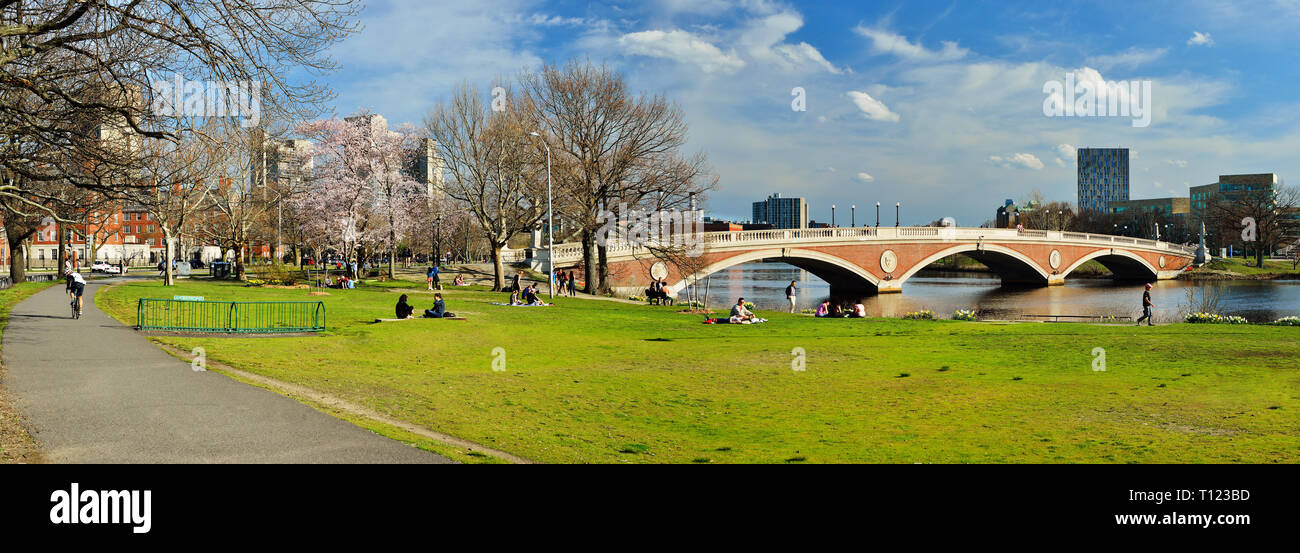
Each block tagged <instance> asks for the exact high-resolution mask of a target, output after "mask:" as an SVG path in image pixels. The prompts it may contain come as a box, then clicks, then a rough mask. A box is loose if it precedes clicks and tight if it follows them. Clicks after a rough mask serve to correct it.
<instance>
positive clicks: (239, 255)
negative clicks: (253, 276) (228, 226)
mask: <svg viewBox="0 0 1300 553" xmlns="http://www.w3.org/2000/svg"><path fill="white" fill-rule="evenodd" d="M235 279H236V280H248V275H247V274H245V272H244V245H243V244H235Z"/></svg>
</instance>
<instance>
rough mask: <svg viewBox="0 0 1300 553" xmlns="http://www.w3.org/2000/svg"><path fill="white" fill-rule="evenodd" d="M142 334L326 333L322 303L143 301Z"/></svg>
mask: <svg viewBox="0 0 1300 553" xmlns="http://www.w3.org/2000/svg"><path fill="white" fill-rule="evenodd" d="M136 326H137V328H139V329H140V330H165V331H177V332H226V333H241V334H243V333H247V334H255V333H274V332H324V331H325V304H324V303H323V302H319V301H190V300H174V299H173V300H157V299H148V298H140V305H139V306H138V307H137V311H136Z"/></svg>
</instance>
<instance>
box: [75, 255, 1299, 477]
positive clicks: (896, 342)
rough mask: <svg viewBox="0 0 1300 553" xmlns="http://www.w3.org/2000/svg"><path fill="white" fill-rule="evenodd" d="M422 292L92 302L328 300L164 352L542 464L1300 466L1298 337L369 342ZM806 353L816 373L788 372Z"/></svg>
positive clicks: (806, 327) (750, 330)
mask: <svg viewBox="0 0 1300 553" xmlns="http://www.w3.org/2000/svg"><path fill="white" fill-rule="evenodd" d="M422 288H423V286H422V283H421V284H415V283H409V282H389V283H385V284H383V285H381V286H373V287H372V286H364V287H362V288H358V289H356V290H331V291H330V292H331V294H332V295H330V296H327V297H312V296H308V295H307V294H306V291H305V290H287V289H272V288H247V287H243V286H240V285H238V284H233V283H214V282H213V281H210V280H206V279H204V280H193V281H183V282H182V283H181V284H180V285H179V286H177V287H175V288H174V289H169V290H163V289H162V288H161V286H160V284H159V283H157V282H139V283H133V284H129V285H123V286H119V287H116V288H113V289H111V290H107V291H105V292H101V293H100V294H97V296H96V300H97V303H98V305H99V307H100V308H101V309H104V310H106V311H108V312H109V313H111V314H113V315H114V316H115V317H117V318H118V319H120V320H122V321H124V322H127V323H128V324H134V322H135V315H136V310H135V305H136V300H137V299H138V298H140V297H154V298H170V297H171V296H172V295H201V296H205V297H207V298H208V299H210V300H235V299H243V300H291V299H304V300H306V299H311V300H315V299H322V300H323V301H325V303H326V304H327V308H328V311H329V332H328V333H326V334H325V335H324V336H314V337H290V338H266V337H262V338H257V337H236V338H229V337H211V338H209V337H165V338H159V340H160V341H161V342H164V343H167V344H172V345H175V346H178V347H180V348H182V349H185V350H189V349H191V348H193V347H195V346H202V347H204V348H205V349H206V351H207V355H208V358H209V359H211V360H216V361H219V362H221V363H225V364H228V365H231V366H234V367H237V368H240V369H243V370H246V371H250V372H252V373H255V374H258V375H263V376H267V377H270V378H274V379H279V380H283V381H287V382H290V383H294V384H299V385H304V386H307V387H309V388H312V389H315V390H318V391H321V392H324V393H327V394H332V395H335V396H338V397H341V398H344V399H347V400H349V401H352V402H355V403H358V404H361V405H363V406H365V407H368V408H371V409H373V410H376V411H379V412H381V413H384V414H386V415H389V416H392V417H394V418H397V419H400V420H404V421H409V422H412V423H415V424H419V425H422V426H425V427H428V428H430V429H433V430H436V431H439V432H444V433H447V434H450V435H453V436H457V437H460V438H463V439H466V440H471V441H474V442H478V443H480V444H483V445H486V446H489V447H493V448H497V449H500V450H503V451H508V452H511V453H514V454H517V455H521V456H523V457H526V458H529V459H533V460H537V461H544V462H599V463H638V462H642V463H643V462H675V463H689V462H698V463H703V462H712V463H719V462H723V463H725V462H760V463H767V462H771V463H781V462H804V461H806V462H899V463H911V462H1118V463H1126V462H1147V463H1156V462H1249V463H1273V462H1296V461H1298V460H1300V416H1297V414H1298V413H1300V328H1294V327H1291V328H1283V327H1267V326H1253V325H1252V326H1227V325H1223V326H1219V325H1187V324H1177V325H1168V326H1160V327H1155V328H1147V327H1141V328H1137V327H1131V326H1093V325H1085V324H1040V323H1028V324H1005V325H1001V324H992V323H961V322H954V321H903V320H893V319H867V320H861V319H836V320H826V319H814V318H810V317H806V316H796V315H787V314H782V313H764V312H760V314H761V315H762V316H764V317H767V318H769V319H771V322H770V323H767V324H764V325H757V326H742V325H703V324H700V322H701V319H702V317H700V316H698V315H685V314H680V313H677V312H676V308H672V307H649V306H636V305H628V304H624V303H616V302H607V301H597V300H584V299H560V298H557V300H556V303H557V304H558V305H557V306H556V307H547V308H536V307H533V308H520V307H513V308H512V307H503V306H495V305H491V302H494V301H502V300H503V299H505V295H503V294H499V293H489V292H486V291H484V290H483V289H482V288H477V287H476V288H473V289H469V290H466V289H457V290H448V291H446V292H444V294H445V295H446V297H447V304H448V309H449V310H451V311H454V312H456V313H458V314H460V315H463V316H466V317H468V318H469V321H465V322H462V321H435V320H415V321H403V322H394V323H383V324H374V325H372V324H368V323H369V322H370V321H372V320H373V319H375V318H376V317H392V316H393V305H394V304H395V303H396V301H397V295H398V294H399V293H409V294H411V297H412V299H413V303H414V305H415V307H416V308H417V310H423V309H424V308H426V307H429V306H431V305H432V299H431V294H430V293H428V292H425V291H424V290H423V289H422ZM498 347H500V348H503V349H504V351H505V369H506V370H505V371H502V372H494V371H493V370H492V367H493V360H494V359H495V357H494V355H493V350H494V348H498ZM1096 347H1102V348H1105V357H1106V370H1105V371H1104V372H1101V371H1094V370H1093V361H1094V357H1093V354H1092V351H1093V348H1096ZM794 348H803V350H804V351H805V352H806V355H807V357H806V370H805V371H803V372H796V371H793V370H791V359H792V355H791V350H792V349H794ZM380 431H381V432H383V430H382V429H380Z"/></svg>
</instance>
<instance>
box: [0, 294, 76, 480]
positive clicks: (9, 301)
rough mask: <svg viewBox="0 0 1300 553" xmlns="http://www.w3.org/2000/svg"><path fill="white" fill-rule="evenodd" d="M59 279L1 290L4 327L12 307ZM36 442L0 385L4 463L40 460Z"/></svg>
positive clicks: (0, 450)
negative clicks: (19, 418) (24, 426)
mask: <svg viewBox="0 0 1300 553" xmlns="http://www.w3.org/2000/svg"><path fill="white" fill-rule="evenodd" d="M55 284H63V281H56V282H23V283H20V284H18V285H17V286H14V287H12V288H7V289H4V290H0V331H3V330H4V327H5V325H7V324H9V310H10V309H13V307H14V306H15V305H17V304H18V303H19V302H21V301H23V300H25V299H27V298H28V297H29V296H31V295H32V294H35V293H37V292H40V291H41V290H44V289H46V288H48V287H50V286H54V285H55ZM3 379H4V367H0V384H3V382H4V380H3ZM39 460H40V459H39V456H38V454H37V452H36V442H34V441H32V437H31V436H29V435H28V434H27V429H25V428H23V425H22V423H21V422H20V421H19V420H18V413H17V412H15V411H14V409H13V404H12V401H11V399H10V398H9V397H8V396H7V395H6V392H5V390H4V388H3V387H2V386H0V463H17V462H23V463H32V462H36V461H39Z"/></svg>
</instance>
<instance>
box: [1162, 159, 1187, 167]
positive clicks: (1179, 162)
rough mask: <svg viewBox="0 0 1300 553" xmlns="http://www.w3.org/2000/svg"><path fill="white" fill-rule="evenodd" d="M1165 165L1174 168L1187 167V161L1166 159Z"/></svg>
mask: <svg viewBox="0 0 1300 553" xmlns="http://www.w3.org/2000/svg"><path fill="white" fill-rule="evenodd" d="M1165 163H1168V164H1170V165H1172V166H1174V167H1180V168H1181V167H1187V160H1185V159H1166V160H1165Z"/></svg>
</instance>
